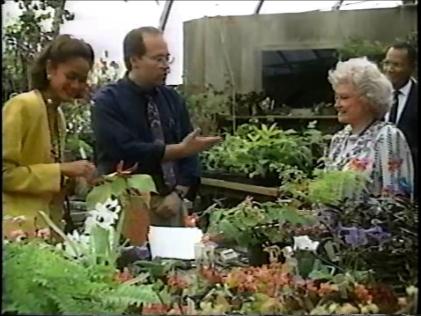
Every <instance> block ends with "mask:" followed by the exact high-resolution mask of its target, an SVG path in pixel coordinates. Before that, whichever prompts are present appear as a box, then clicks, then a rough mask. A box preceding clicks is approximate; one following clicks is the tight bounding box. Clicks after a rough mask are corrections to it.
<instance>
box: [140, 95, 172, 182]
mask: <svg viewBox="0 0 421 316" xmlns="http://www.w3.org/2000/svg"><path fill="white" fill-rule="evenodd" d="M147 98H148V106H147V113H148V120H149V124H150V127H151V131H152V135H153V138H154V141H155V142H158V143H161V144H165V138H164V132H163V131H162V125H161V118H160V116H159V111H158V106H157V105H156V103H155V101H154V100H153V98H152V97H151V96H150V95H148V96H147ZM161 168H162V174H163V177H164V182H165V185H167V186H168V187H169V188H170V189H173V188H174V186H175V185H176V177H175V173H174V162H172V161H166V162H162V163H161Z"/></svg>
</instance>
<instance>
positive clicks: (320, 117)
mask: <svg viewBox="0 0 421 316" xmlns="http://www.w3.org/2000/svg"><path fill="white" fill-rule="evenodd" d="M220 117H221V118H223V119H224V120H229V121H231V120H233V117H232V116H228V115H223V116H222V115H221V116H220ZM235 119H237V120H251V119H259V120H260V119H265V120H270V119H272V120H337V119H338V117H337V116H336V115H302V116H300V115H296V116H293V115H254V116H249V115H238V116H236V117H235Z"/></svg>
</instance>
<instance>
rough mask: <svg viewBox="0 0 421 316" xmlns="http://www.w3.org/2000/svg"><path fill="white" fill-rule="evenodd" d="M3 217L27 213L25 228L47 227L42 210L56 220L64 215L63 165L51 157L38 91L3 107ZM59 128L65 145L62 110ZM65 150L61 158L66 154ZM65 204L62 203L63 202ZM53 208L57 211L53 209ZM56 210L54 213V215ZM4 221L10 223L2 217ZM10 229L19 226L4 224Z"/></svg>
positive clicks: (59, 113)
mask: <svg viewBox="0 0 421 316" xmlns="http://www.w3.org/2000/svg"><path fill="white" fill-rule="evenodd" d="M2 111H3V216H6V215H9V216H13V217H14V216H19V215H24V216H25V217H26V218H27V221H25V223H24V225H23V226H22V227H21V228H22V229H27V230H28V229H29V231H32V228H34V221H36V226H38V227H44V226H45V224H44V223H43V221H42V220H41V219H40V218H39V216H38V214H37V212H38V211H39V210H43V211H44V212H46V213H47V214H49V215H50V217H52V218H53V219H56V220H55V221H57V219H58V218H60V216H61V211H62V209H61V210H59V208H56V207H52V205H59V204H60V202H59V201H57V200H60V198H59V197H60V196H61V186H60V177H61V174H60V167H59V164H58V163H55V162H54V158H53V157H52V156H51V147H52V144H51V136H50V131H49V127H48V118H47V107H46V104H45V103H44V100H43V98H42V96H41V93H40V92H39V91H38V90H33V91H30V92H26V93H22V94H19V95H17V96H15V97H13V98H11V99H10V100H9V101H7V102H6V104H5V105H4V106H3V109H2ZM57 115H58V120H57V121H58V128H59V131H60V136H61V137H60V138H61V139H60V142H61V146H60V148H62V149H63V148H64V139H65V132H66V128H65V121H64V115H63V113H62V112H61V110H60V109H58V112H57ZM63 154H64V153H63V152H62V153H61V157H63ZM61 205H62V204H61ZM52 209H54V211H52ZM53 213H54V214H53ZM3 219H4V220H3V223H4V224H5V223H8V224H10V220H9V222H8V221H7V218H6V219H5V218H3ZM4 226H5V228H6V232H7V230H10V229H12V227H13V229H16V227H17V226H16V225H14V224H13V225H4Z"/></svg>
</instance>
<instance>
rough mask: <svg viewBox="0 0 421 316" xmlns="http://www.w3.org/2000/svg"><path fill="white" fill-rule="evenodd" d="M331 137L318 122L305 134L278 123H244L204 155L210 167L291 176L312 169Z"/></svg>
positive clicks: (263, 174) (252, 173) (220, 169)
mask: <svg viewBox="0 0 421 316" xmlns="http://www.w3.org/2000/svg"><path fill="white" fill-rule="evenodd" d="M327 139H328V136H324V135H322V133H321V132H320V131H317V130H316V129H315V125H314V123H312V124H310V125H309V126H308V129H306V130H305V131H304V132H303V133H302V134H299V133H297V132H295V131H294V130H287V131H284V130H282V129H279V128H277V126H276V124H273V125H271V126H267V125H265V124H262V125H261V126H260V127H257V126H255V125H253V124H244V125H241V126H240V127H239V128H238V130H237V132H236V134H235V135H230V134H227V135H226V136H225V140H224V142H222V143H221V144H220V145H218V146H215V147H213V148H212V149H210V150H208V151H206V152H204V153H203V154H202V159H203V162H204V166H205V169H206V170H207V171H217V172H218V171H219V172H221V171H222V172H229V173H234V174H247V175H248V176H249V177H251V178H253V177H256V176H260V177H268V178H279V179H282V180H289V178H290V176H291V175H294V176H299V175H300V173H303V174H308V173H310V171H311V170H312V168H313V165H314V163H315V162H316V161H317V159H318V158H319V155H321V154H322V153H323V152H324V148H325V146H326V143H327Z"/></svg>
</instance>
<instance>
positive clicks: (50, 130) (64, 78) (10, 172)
mask: <svg viewBox="0 0 421 316" xmlns="http://www.w3.org/2000/svg"><path fill="white" fill-rule="evenodd" d="M93 62H94V53H93V50H92V47H91V46H90V45H89V44H87V43H85V42H83V41H82V40H79V39H75V38H72V37H71V36H69V35H60V36H58V37H57V38H55V39H54V40H53V41H52V42H51V43H50V44H49V45H48V46H47V47H46V48H45V49H44V50H43V52H42V53H41V54H40V55H39V56H38V58H37V59H36V60H35V62H34V64H33V67H32V72H31V86H32V89H33V90H31V91H29V92H26V93H22V94H19V95H16V96H14V97H13V98H11V99H10V100H9V101H7V102H6V104H5V105H4V106H3V109H2V111H3V122H2V123H3V227H4V233H5V236H6V237H10V234H11V233H12V232H13V231H16V230H17V229H22V230H23V231H24V232H25V233H27V234H28V236H29V237H31V236H33V234H35V232H36V231H37V230H38V229H41V228H45V227H46V224H45V223H44V222H43V220H42V219H41V218H40V216H39V214H38V211H40V210H42V211H44V212H46V213H47V214H48V215H49V216H50V217H51V218H52V219H53V220H54V221H55V222H56V223H58V224H60V222H61V219H62V215H63V202H64V192H63V191H64V190H63V189H64V184H65V182H66V180H67V179H69V178H77V177H84V178H86V179H89V178H91V177H92V176H93V174H94V172H95V166H94V165H93V164H91V163H90V162H88V161H86V160H80V161H73V162H63V153H64V140H65V122H64V116H63V114H62V112H61V110H60V108H59V106H60V104H61V103H63V102H69V101H73V100H74V99H76V98H79V97H80V96H81V95H82V93H83V92H84V91H85V90H86V88H87V86H86V80H87V76H88V73H89V71H90V70H91V68H92V65H93ZM22 219H24V221H23V223H22V221H21V220H22Z"/></svg>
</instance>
